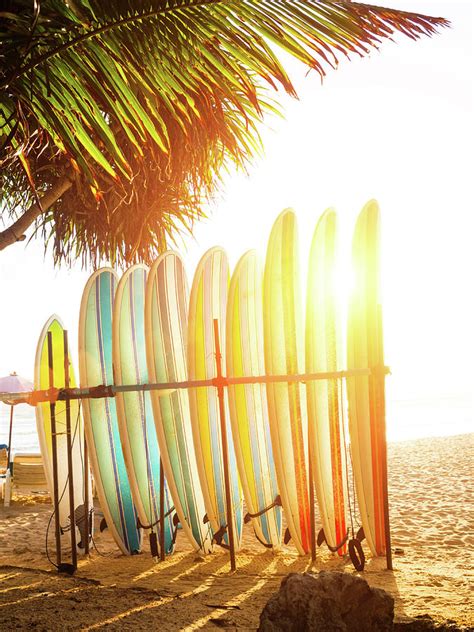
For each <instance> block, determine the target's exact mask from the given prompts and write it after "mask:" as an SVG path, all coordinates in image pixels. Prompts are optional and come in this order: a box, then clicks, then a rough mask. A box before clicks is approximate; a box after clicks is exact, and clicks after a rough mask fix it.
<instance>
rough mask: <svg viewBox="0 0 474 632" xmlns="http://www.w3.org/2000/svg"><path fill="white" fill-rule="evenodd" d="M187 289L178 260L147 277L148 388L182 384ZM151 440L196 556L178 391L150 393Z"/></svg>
mask: <svg viewBox="0 0 474 632" xmlns="http://www.w3.org/2000/svg"><path fill="white" fill-rule="evenodd" d="M188 297H189V291H188V284H187V280H186V272H185V269H184V265H183V261H182V259H181V257H180V256H179V255H178V254H176V253H174V252H165V253H164V254H162V255H161V256H160V257H158V259H157V260H156V261H155V263H154V264H153V266H152V268H151V270H150V273H149V275H148V280H147V286H146V298H145V324H146V349H147V361H148V376H149V379H150V380H151V382H161V383H164V382H184V381H186V380H187V379H188V371H187V362H186V351H187V335H188V332H187V318H188ZM151 400H152V404H153V411H154V416H155V426H156V434H157V437H158V443H159V445H160V452H161V458H162V460H163V467H164V470H165V474H166V480H167V482H168V486H169V489H170V493H171V497H172V499H173V502H174V506H175V509H176V513H177V514H178V517H179V520H180V523H181V525H182V527H183V531H184V533H185V534H186V536H187V537H188V539H189V541H190V542H191V544H192V545H193V547H194V548H195V549H196V550H197V551H201V552H202V553H208V552H209V551H210V550H211V549H212V533H211V529H210V525H209V523H207V524H205V523H204V522H203V518H204V516H205V513H206V509H205V507H204V497H203V494H202V491H201V484H200V482H199V474H198V467H197V463H196V456H195V453H194V445H193V435H192V427H191V418H190V413H189V395H188V392H187V391H186V390H184V389H178V390H175V391H174V392H173V393H171V394H166V395H159V394H158V392H157V391H152V392H151Z"/></svg>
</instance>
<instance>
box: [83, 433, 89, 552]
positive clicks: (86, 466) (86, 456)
mask: <svg viewBox="0 0 474 632" xmlns="http://www.w3.org/2000/svg"><path fill="white" fill-rule="evenodd" d="M89 502H90V501H89V453H88V451H87V441H86V436H85V434H84V508H85V511H84V531H85V532H86V534H87V537H86V541H85V542H84V555H89V532H90V525H89Z"/></svg>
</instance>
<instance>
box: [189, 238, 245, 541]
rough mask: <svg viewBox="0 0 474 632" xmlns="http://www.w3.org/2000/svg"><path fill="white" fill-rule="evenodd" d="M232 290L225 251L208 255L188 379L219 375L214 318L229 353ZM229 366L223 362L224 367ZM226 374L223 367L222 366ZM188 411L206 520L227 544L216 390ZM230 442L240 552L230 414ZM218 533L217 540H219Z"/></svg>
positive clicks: (198, 287) (197, 395)
mask: <svg viewBox="0 0 474 632" xmlns="http://www.w3.org/2000/svg"><path fill="white" fill-rule="evenodd" d="M228 286H229V264H228V261H227V255H226V253H225V252H224V250H223V249H222V248H217V247H215V248H211V249H210V250H208V251H207V252H206V253H205V254H204V256H203V257H202V259H201V261H200V262H199V264H198V267H197V269H196V272H195V274H194V279H193V284H192V287H191V295H190V299H189V315H188V374H189V379H190V380H202V379H212V378H214V377H215V376H216V348H215V343H214V329H213V322H214V319H217V320H218V325H219V337H220V346H221V349H222V351H223V352H224V351H225V313H226V303H227V290H228ZM223 364H224V365H225V362H224V363H223ZM223 373H224V374H225V366H223ZM189 406H190V411H191V421H192V427H193V439H194V449H195V451H196V462H197V466H198V471H199V479H200V481H201V488H202V492H203V495H204V504H205V507H206V512H207V518H208V520H209V522H210V524H211V527H212V530H213V533H214V538H215V539H216V541H217V542H219V540H220V537H221V535H222V537H223V541H224V542H225V543H226V544H228V538H227V532H226V531H225V530H226V527H227V516H226V495H225V483H224V466H223V457H222V438H221V425H220V417H219V403H218V398H217V389H216V388H215V387H213V386H212V387H204V388H191V389H190V390H189ZM226 420H227V439H228V455H229V473H230V485H231V504H232V508H233V509H232V517H233V527H234V543H235V548H236V550H237V549H238V548H239V547H240V541H241V535H242V522H243V521H242V496H241V489H240V483H239V476H238V473H237V464H236V460H235V451H234V444H233V441H232V431H231V427H230V420H229V414H228V410H227V414H226ZM216 534H218V535H216Z"/></svg>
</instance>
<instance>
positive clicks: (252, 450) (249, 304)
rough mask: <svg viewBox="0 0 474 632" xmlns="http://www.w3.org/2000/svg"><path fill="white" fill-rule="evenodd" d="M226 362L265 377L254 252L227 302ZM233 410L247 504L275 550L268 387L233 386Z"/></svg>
mask: <svg viewBox="0 0 474 632" xmlns="http://www.w3.org/2000/svg"><path fill="white" fill-rule="evenodd" d="M226 345H227V346H226V361H227V375H228V376H229V377H244V376H245V377H249V376H258V375H264V374H265V366H264V359H263V316H262V270H261V267H260V265H259V262H258V258H257V254H256V252H255V251H254V250H250V251H249V252H247V253H245V254H244V255H243V256H242V258H241V259H240V260H239V262H238V263H237V266H236V268H235V270H234V273H233V275H232V279H231V282H230V287H229V296H228V299H227V324H226ZM228 392H229V411H230V420H231V425H232V432H233V437H234V446H235V455H236V460H237V467H238V470H239V475H240V480H241V483H242V490H243V494H244V499H245V504H246V507H247V510H248V512H249V514H259V513H260V512H264V513H262V514H261V515H259V516H255V517H254V518H252V524H253V528H254V530H255V534H256V536H257V538H258V539H259V540H260V541H261V542H262V543H263V544H265V545H266V546H271V547H274V548H276V549H278V548H279V547H280V543H281V528H282V526H281V507H280V506H274V507H272V508H271V509H269V510H268V511H265V510H266V508H268V507H270V506H271V505H273V503H274V502H275V500H276V498H277V496H278V489H277V483H276V473H275V464H274V460H273V451H272V444H271V438H270V424H269V420H268V408H267V394H266V390H265V385H264V384H238V385H237V384H236V385H229V387H228Z"/></svg>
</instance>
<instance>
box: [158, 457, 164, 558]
mask: <svg viewBox="0 0 474 632" xmlns="http://www.w3.org/2000/svg"><path fill="white" fill-rule="evenodd" d="M159 533H160V561H161V562H164V561H165V473H164V471H163V461H162V460H161V459H160V532H159Z"/></svg>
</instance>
